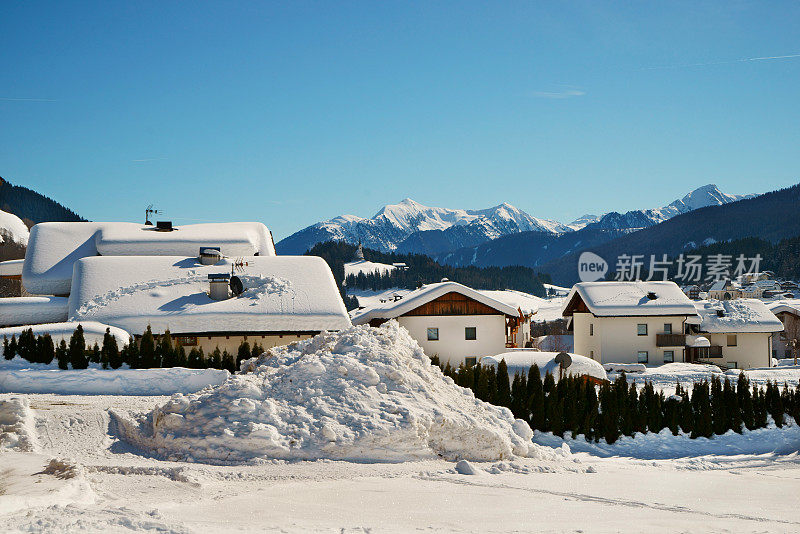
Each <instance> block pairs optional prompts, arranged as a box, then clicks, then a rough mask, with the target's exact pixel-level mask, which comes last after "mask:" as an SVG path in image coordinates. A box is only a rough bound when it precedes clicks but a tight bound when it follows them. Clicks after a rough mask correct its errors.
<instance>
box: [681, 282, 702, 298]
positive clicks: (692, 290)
mask: <svg viewBox="0 0 800 534" xmlns="http://www.w3.org/2000/svg"><path fill="white" fill-rule="evenodd" d="M681 289H682V290H683V292H684V293H685V294H686V296H687V297H689V298H690V299H692V300H698V299H700V286H698V285H696V284H692V285H689V286H683V287H682V288H681Z"/></svg>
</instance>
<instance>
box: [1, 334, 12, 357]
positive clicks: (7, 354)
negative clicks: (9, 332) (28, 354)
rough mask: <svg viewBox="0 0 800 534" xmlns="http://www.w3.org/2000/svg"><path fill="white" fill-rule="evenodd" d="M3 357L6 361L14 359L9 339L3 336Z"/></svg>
mask: <svg viewBox="0 0 800 534" xmlns="http://www.w3.org/2000/svg"><path fill="white" fill-rule="evenodd" d="M3 357H4V358H5V359H6V360H10V359H12V358H13V357H14V356H13V355H12V354H11V352H10V351H9V350H8V338H7V337H6V336H5V335H4V336H3Z"/></svg>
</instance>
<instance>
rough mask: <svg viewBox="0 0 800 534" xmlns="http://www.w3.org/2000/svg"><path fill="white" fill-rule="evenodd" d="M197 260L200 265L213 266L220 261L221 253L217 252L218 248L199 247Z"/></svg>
mask: <svg viewBox="0 0 800 534" xmlns="http://www.w3.org/2000/svg"><path fill="white" fill-rule="evenodd" d="M198 259H199V260H200V264H201V265H214V264H215V263H217V262H218V261H219V260H220V259H222V253H221V252H220V251H219V247H200V254H199V255H198Z"/></svg>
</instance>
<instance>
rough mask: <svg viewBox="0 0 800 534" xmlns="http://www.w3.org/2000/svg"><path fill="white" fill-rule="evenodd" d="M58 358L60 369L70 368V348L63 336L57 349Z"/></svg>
mask: <svg viewBox="0 0 800 534" xmlns="http://www.w3.org/2000/svg"><path fill="white" fill-rule="evenodd" d="M56 360H57V361H58V368H59V369H63V370H67V369H69V348H67V342H66V340H64V339H63V338H62V339H61V343H59V344H58V348H57V349H56Z"/></svg>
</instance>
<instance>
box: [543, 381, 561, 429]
mask: <svg viewBox="0 0 800 534" xmlns="http://www.w3.org/2000/svg"><path fill="white" fill-rule="evenodd" d="M542 392H543V393H544V403H543V404H544V422H543V424H542V428H541V430H542V432H550V431H551V430H552V429H553V409H554V407H555V403H556V401H557V399H556V394H555V392H556V381H555V379H554V378H553V374H552V373H550V372H549V371H548V372H547V374H546V375H544V381H543V382H542Z"/></svg>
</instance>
